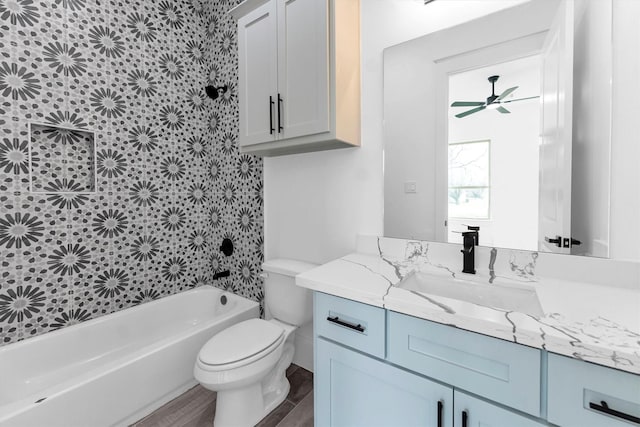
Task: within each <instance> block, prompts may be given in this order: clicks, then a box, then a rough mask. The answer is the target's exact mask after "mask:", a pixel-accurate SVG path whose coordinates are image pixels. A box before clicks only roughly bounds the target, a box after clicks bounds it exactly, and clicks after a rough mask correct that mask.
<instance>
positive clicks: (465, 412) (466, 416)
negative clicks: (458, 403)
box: [462, 411, 469, 427]
mask: <svg viewBox="0 0 640 427" xmlns="http://www.w3.org/2000/svg"><path fill="white" fill-rule="evenodd" d="M468 418H469V414H467V411H462V427H467V419H468Z"/></svg>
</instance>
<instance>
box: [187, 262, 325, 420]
mask: <svg viewBox="0 0 640 427" xmlns="http://www.w3.org/2000/svg"><path fill="white" fill-rule="evenodd" d="M314 267H316V265H315V264H310V263H306V262H302V261H294V260H288V259H275V260H270V261H267V262H265V263H264V264H262V269H263V270H264V272H265V280H264V293H265V306H266V307H267V308H268V309H269V311H270V312H271V315H272V316H273V319H271V320H268V321H267V320H262V319H250V320H245V321H244V322H240V323H237V324H235V325H233V326H230V327H228V328H227V329H225V330H223V331H221V332H219V333H218V334H216V335H214V336H213V338H211V339H210V340H209V341H208V342H207V343H206V344H205V345H204V347H202V349H201V350H200V353H199V354H198V359H197V361H196V365H195V367H194V369H193V374H194V376H195V378H196V380H198V381H199V382H200V384H202V386H203V387H204V388H207V389H209V390H213V391H217V392H218V396H217V398H216V415H215V418H214V426H215V427H231V426H233V427H244V426H246V427H250V426H254V425H256V424H257V423H258V422H259V421H260V420H261V419H262V418H264V417H265V416H266V415H267V414H269V413H270V412H271V411H272V410H273V409H275V408H276V407H277V406H278V405H279V404H280V403H282V401H283V400H284V399H285V398H286V397H287V394H288V393H289V381H288V380H287V378H286V376H285V371H286V369H287V368H288V367H289V365H290V364H291V361H292V360H293V352H294V345H293V339H294V335H295V334H294V333H293V332H294V331H295V330H296V328H297V327H298V326H300V325H303V324H304V323H306V322H308V321H310V320H311V317H312V313H313V307H312V295H311V293H310V292H309V291H308V290H306V289H304V288H300V287H298V286H296V285H295V276H296V275H297V274H300V273H302V272H303V271H306V270H309V269H311V268H314Z"/></svg>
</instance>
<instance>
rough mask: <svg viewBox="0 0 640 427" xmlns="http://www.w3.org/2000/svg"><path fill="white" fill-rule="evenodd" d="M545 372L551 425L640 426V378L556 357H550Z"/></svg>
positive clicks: (552, 355) (554, 355)
mask: <svg viewBox="0 0 640 427" xmlns="http://www.w3.org/2000/svg"><path fill="white" fill-rule="evenodd" d="M548 372H549V392H548V399H549V400H548V402H547V407H548V420H549V421H550V422H552V423H554V424H558V425H561V426H584V427H592V426H593V427H602V426H612V427H617V426H620V427H623V426H624V427H628V426H632V425H636V426H637V425H640V375H634V374H631V373H628V372H623V371H619V370H617V369H613V368H607V367H604V366H599V365H594V364H592V363H587V362H583V361H580V360H577V359H572V358H570V357H565V356H559V355H556V354H550V355H549V371H548ZM602 402H605V403H604V404H603V403H602ZM592 405H593V406H594V407H593V408H591V406H592ZM606 407H608V410H607V408H606ZM611 411H614V413H610V414H607V413H605V412H611ZM616 412H617V413H616ZM625 415H627V416H630V417H635V419H636V420H635V422H634V421H633V419H628V418H627V420H625V419H624V417H625Z"/></svg>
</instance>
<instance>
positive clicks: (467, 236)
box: [460, 226, 480, 274]
mask: <svg viewBox="0 0 640 427" xmlns="http://www.w3.org/2000/svg"><path fill="white" fill-rule="evenodd" d="M467 228H468V229H469V230H468V231H463V232H462V250H461V251H460V252H462V272H463V273H469V274H476V266H475V257H476V250H475V247H476V246H477V245H478V240H479V238H480V233H479V231H480V227H473V226H467Z"/></svg>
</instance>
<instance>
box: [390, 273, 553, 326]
mask: <svg viewBox="0 0 640 427" xmlns="http://www.w3.org/2000/svg"><path fill="white" fill-rule="evenodd" d="M397 287H398V288H400V289H406V290H410V291H416V292H420V293H425V294H431V295H437V296H441V297H445V298H451V299H456V300H460V301H466V302H470V303H472V304H476V305H480V306H483V307H490V308H496V309H499V310H504V311H516V312H520V313H525V314H529V315H531V316H535V317H537V318H539V317H542V316H544V312H543V311H542V307H541V306H540V301H539V300H538V295H537V294H536V290H535V288H534V287H532V286H528V285H524V284H521V283H515V282H513V283H505V282H504V281H503V282H499V283H493V284H486V283H479V282H474V281H470V280H465V279H458V278H453V277H450V276H438V275H434V274H429V273H424V272H420V271H413V272H411V273H409V274H407V275H406V276H405V278H404V279H402V281H400V283H398V285H397Z"/></svg>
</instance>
